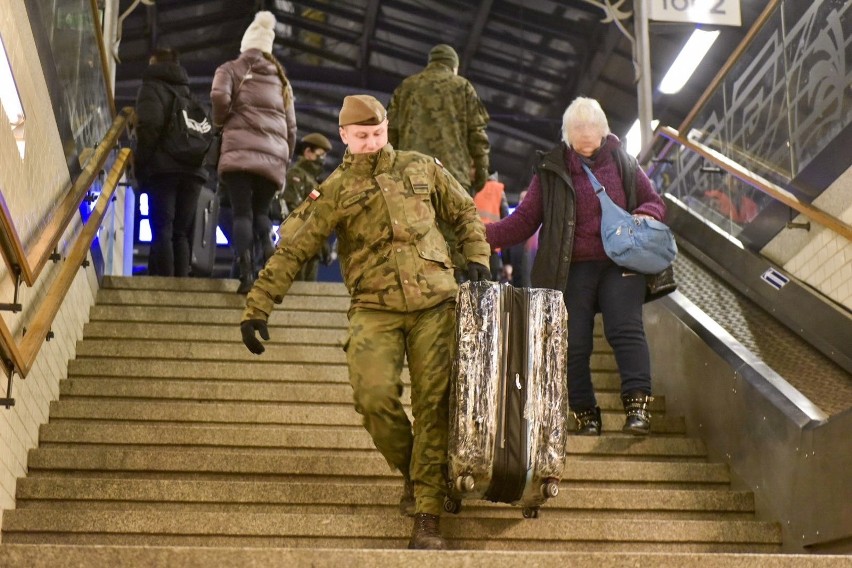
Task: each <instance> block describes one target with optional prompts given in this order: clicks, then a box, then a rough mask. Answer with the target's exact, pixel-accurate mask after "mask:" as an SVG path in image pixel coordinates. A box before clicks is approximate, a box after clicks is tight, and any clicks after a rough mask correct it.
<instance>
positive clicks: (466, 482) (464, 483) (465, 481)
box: [456, 475, 476, 493]
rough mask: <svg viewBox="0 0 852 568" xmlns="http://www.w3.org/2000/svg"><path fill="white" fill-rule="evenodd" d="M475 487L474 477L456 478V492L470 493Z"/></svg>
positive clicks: (463, 476)
mask: <svg viewBox="0 0 852 568" xmlns="http://www.w3.org/2000/svg"><path fill="white" fill-rule="evenodd" d="M475 486H476V483H475V482H474V481H473V476H472V475H460V476H458V477H457V478H456V491H458V492H459V493H470V492H471V491H473V488H474V487H475Z"/></svg>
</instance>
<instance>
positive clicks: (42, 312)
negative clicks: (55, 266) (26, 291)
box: [0, 148, 131, 377]
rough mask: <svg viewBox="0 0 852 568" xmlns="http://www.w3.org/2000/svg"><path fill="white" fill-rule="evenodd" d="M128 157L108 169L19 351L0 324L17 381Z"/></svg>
mask: <svg viewBox="0 0 852 568" xmlns="http://www.w3.org/2000/svg"><path fill="white" fill-rule="evenodd" d="M130 154H131V152H130V150H129V149H128V148H123V149H122V150H120V151H119V153H118V156H117V157H116V160H115V163H113V166H112V169H110V172H109V175H107V178H106V180H105V181H104V185H103V188H102V189H101V194H100V197H98V200H97V202H96V203H95V208H94V210H93V211H92V214H91V215H90V216H89V219H88V220H87V221H86V224H85V225H84V226H83V230H82V231H80V234H79V235H78V236H77V239H76V240H75V241H74V244H73V245H72V247H71V251H70V252H69V253H68V256H67V257H66V258H65V261H64V264H63V265H62V268H61V269H60V270H59V274H58V275H57V277H56V279H55V280H54V281H53V282H52V283H51V285H50V288H49V289H48V290H47V293H46V294H45V296H44V298H43V300H42V302H41V304H40V305H39V308H38V311H37V312H36V314H35V316H33V318H32V320H31V321H30V325H29V328H28V330H27V334H26V335H25V336H24V339H23V341H21V345H20V347H19V346H18V345H17V344H16V343H15V339H14V337H13V336H12V334H11V333H10V332H9V329H8V328H7V327H6V324H5V322H3V321H2V320H0V341H2V348H3V351H4V352H5V353H6V354H7V355H8V357H9V359H10V360H11V362H12V364H13V365H14V367H15V370H17V371H18V373H20V375H21V377H26V376H27V374H28V373H29V372H30V369H32V366H33V363H35V359H36V356H37V355H38V352H39V350H40V349H41V346H42V345H43V344H44V340H45V337H46V336H47V332H48V330H49V329H50V327H51V326H52V325H53V320H54V319H55V318H56V314H57V313H59V308H60V307H61V305H62V302H63V301H64V300H65V296H66V295H67V294H68V290H70V289H71V285H72V284H73V282H74V278H75V277H76V276H77V274H78V273H79V271H80V266H81V265H82V264H83V261H84V260H85V259H86V255H87V254H88V253H89V248H90V247H91V246H92V242H94V240H95V237H96V236H97V234H98V230H99V229H100V227H101V223H102V222H103V219H104V217H105V216H106V213H107V211H108V210H109V207H110V204H111V203H112V198H113V195H114V194H115V189H116V187H118V182H119V181H120V180H121V176H122V175H123V174H124V170H125V169H126V168H127V166H128V160H129V159H130Z"/></svg>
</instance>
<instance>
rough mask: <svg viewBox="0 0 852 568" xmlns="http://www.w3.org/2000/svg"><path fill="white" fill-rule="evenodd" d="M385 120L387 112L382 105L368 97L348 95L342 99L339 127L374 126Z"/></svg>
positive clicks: (373, 98)
mask: <svg viewBox="0 0 852 568" xmlns="http://www.w3.org/2000/svg"><path fill="white" fill-rule="evenodd" d="M385 118H387V111H386V110H385V107H384V106H382V103H380V102H379V101H378V99H376V98H375V97H372V96H370V95H349V96H348V97H345V98H344V99H343V106H342V107H341V108H340V120H339V121H338V124H339V125H340V126H348V125H350V124H364V125H375V124H381V123H382V122H384V121H385Z"/></svg>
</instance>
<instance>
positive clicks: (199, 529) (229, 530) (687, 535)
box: [4, 509, 780, 549]
mask: <svg viewBox="0 0 852 568" xmlns="http://www.w3.org/2000/svg"><path fill="white" fill-rule="evenodd" d="M518 517H519V518H518V519H503V518H466V517H451V516H450V517H444V518H443V519H442V529H443V531H442V532H443V534H445V535H446V536H447V537H448V540H449V541H450V542H457V543H464V546H465V548H481V547H484V546H489V547H493V546H494V545H495V544H497V543H502V544H503V545H511V547H512V548H515V549H531V548H532V549H535V548H536V546H537V545H538V544H539V543H541V542H551V543H559V544H560V545H561V544H568V543H574V544H579V543H584V544H587V545H588V544H592V543H596V544H597V545H599V546H600V545H604V546H606V545H611V546H612V547H613V548H614V549H619V548H622V549H627V547H626V545H638V546H640V547H644V548H646V549H648V547H649V545H657V546H660V545H665V544H670V543H672V544H683V545H687V544H688V545H703V546H704V547H709V546H713V545H720V544H722V543H731V544H747V545H770V546H778V545H779V544H780V529H779V527H778V526H777V525H776V524H774V523H766V522H760V521H737V520H734V521H712V520H704V521H692V520H673V521H672V520H663V519H643V520H630V519H595V518H585V519H548V520H547V521H546V522H541V520H538V521H525V520H524V519H521V518H520V514H519V515H518ZM60 531H61V533H62V534H59V532H60ZM410 532H411V521H410V519H408V518H405V517H401V516H399V515H396V516H394V515H351V514H332V515H326V514H311V513H301V514H269V513H241V514H240V515H232V514H229V513H217V512H186V511H156V510H145V511H136V510H130V511H120V510H101V511H98V510H94V511H93V510H75V511H70V510H63V509H54V510H50V511H49V512H48V511H46V510H36V509H19V510H12V511H7V512H6V513H5V515H4V541H5V542H10V543H16V542H22V541H26V538H25V536H26V535H27V534H28V533H29V534H32V535H34V536H37V537H38V538H39V539H40V541H41V542H63V543H68V542H73V541H75V540H78V539H80V540H81V541H82V542H88V543H93V542H105V543H113V542H114V541H113V539H110V538H109V537H110V536H115V537H117V538H118V539H119V540H120V541H121V542H123V543H126V544H130V543H138V544H143V543H145V544H155V543H156V540H157V539H164V540H165V541H166V543H167V544H177V543H178V542H180V541H182V540H184V541H186V540H188V541H189V542H188V543H187V544H189V543H193V544H194V543H203V542H205V541H207V540H209V541H212V543H216V542H222V541H223V540H224V539H229V540H231V542H232V543H234V544H236V543H239V542H241V543H243V544H245V545H256V546H264V545H266V546H270V545H272V544H273V543H277V544H276V546H281V545H282V544H285V543H286V544H290V545H292V546H316V545H317V544H318V543H319V542H334V543H335V544H336V545H337V546H339V547H348V546H354V547H362V546H364V545H367V546H371V544H370V543H377V542H382V543H383V544H386V543H394V544H395V546H396V547H399V548H402V547H404V546H405V545H406V544H407V541H408V538H409V535H410ZM495 535H499V539H495Z"/></svg>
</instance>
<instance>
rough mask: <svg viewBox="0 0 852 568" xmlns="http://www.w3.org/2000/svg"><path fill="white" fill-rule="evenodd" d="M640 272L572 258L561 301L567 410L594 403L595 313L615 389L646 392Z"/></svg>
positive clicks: (648, 370)
mask: <svg viewBox="0 0 852 568" xmlns="http://www.w3.org/2000/svg"><path fill="white" fill-rule="evenodd" d="M644 300H645V277H644V276H643V275H641V274H636V273H633V272H630V271H629V270H626V269H624V268H621V267H620V266H617V265H616V264H615V263H613V262H612V261H610V260H603V261H589V262H575V263H572V264H571V270H570V272H569V274H568V289H567V290H566V292H565V306H566V308H567V309H568V402H569V405H570V406H571V409H572V410H575V411H581V410H586V409H588V408H593V407H595V406H597V401H596V399H595V390H594V387H593V386H592V373H591V367H590V359H591V356H592V348H593V340H594V338H593V333H594V326H595V314H596V313H597V312H598V311H600V312H601V315H602V316H603V324H604V335H605V336H606V339H607V341H608V342H609V344H610V345H611V346H612V350H613V352H614V354H615V361H616V363H617V364H618V372H619V374H620V375H621V393H622V394H625V393H628V392H630V391H641V392H643V393H645V394H651V357H650V354H649V352H648V342H647V340H646V338H645V328H644V326H643V324H642V304H643V303H644Z"/></svg>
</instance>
